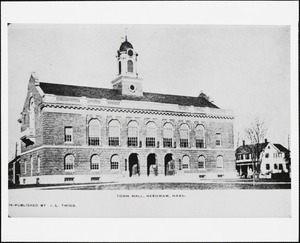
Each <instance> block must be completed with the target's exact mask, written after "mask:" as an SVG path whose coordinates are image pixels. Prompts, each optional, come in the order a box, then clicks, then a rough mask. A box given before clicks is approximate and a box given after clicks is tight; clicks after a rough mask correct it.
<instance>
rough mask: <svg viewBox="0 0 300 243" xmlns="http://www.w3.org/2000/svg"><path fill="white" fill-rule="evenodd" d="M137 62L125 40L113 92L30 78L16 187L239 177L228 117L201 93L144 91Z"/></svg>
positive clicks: (33, 74)
mask: <svg viewBox="0 0 300 243" xmlns="http://www.w3.org/2000/svg"><path fill="white" fill-rule="evenodd" d="M137 63H138V54H137V53H136V51H135V49H134V48H133V46H132V44H131V43H130V42H128V41H127V38H126V40H125V41H124V42H123V43H121V46H120V48H119V50H118V51H117V69H118V73H117V76H116V78H115V79H114V80H112V82H111V83H112V89H105V88H100V87H86V86H73V85H63V84H54V83H45V82H40V81H39V79H38V77H36V75H35V73H32V74H31V76H30V80H29V84H28V91H27V97H26V100H25V103H24V107H23V111H22V113H21V115H22V117H21V118H20V119H19V120H18V121H19V122H20V123H21V141H22V144H21V154H20V158H19V161H20V183H21V184H35V183H81V182H97V181H108V180H111V179H112V178H114V179H117V178H120V177H128V178H133V177H137V176H141V177H142V176H144V177H147V176H149V177H155V176H161V177H166V176H174V177H181V176H193V177H195V178H223V177H224V178H228V177H235V176H236V170H235V150H234V141H233V139H234V138H233V137H234V136H233V121H234V116H233V113H232V112H231V111H230V110H224V109H221V108H219V107H218V106H216V105H215V104H214V103H213V102H211V101H210V100H209V98H208V97H207V96H206V95H205V94H204V93H200V95H199V96H198V97H190V96H179V95H169V94H158V93H148V92H145V91H144V90H143V82H144V81H143V80H142V79H141V78H140V77H139V76H138V72H137ZM145 82H148V80H146V81H145Z"/></svg>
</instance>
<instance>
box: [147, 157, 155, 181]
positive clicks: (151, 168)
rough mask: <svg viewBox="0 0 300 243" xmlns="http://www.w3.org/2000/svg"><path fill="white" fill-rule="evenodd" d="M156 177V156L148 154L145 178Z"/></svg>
mask: <svg viewBox="0 0 300 243" xmlns="http://www.w3.org/2000/svg"><path fill="white" fill-rule="evenodd" d="M153 174H154V175H157V164H156V154H154V153H152V154H149V155H148V157H147V176H149V175H153Z"/></svg>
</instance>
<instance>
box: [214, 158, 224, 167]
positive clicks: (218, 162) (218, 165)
mask: <svg viewBox="0 0 300 243" xmlns="http://www.w3.org/2000/svg"><path fill="white" fill-rule="evenodd" d="M218 158H221V159H222V161H218ZM221 162H222V166H220V163H221ZM216 167H217V169H223V168H224V158H223V156H222V155H218V156H217V166H216Z"/></svg>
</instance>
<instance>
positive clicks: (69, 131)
mask: <svg viewBox="0 0 300 243" xmlns="http://www.w3.org/2000/svg"><path fill="white" fill-rule="evenodd" d="M65 142H73V127H65Z"/></svg>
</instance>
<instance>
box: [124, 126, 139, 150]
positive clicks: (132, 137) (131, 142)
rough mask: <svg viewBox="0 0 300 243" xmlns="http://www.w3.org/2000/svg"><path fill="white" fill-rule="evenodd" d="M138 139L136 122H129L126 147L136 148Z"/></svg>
mask: <svg viewBox="0 0 300 243" xmlns="http://www.w3.org/2000/svg"><path fill="white" fill-rule="evenodd" d="M138 137H139V124H138V123H137V122H136V121H131V122H129V123H128V140H127V143H128V146H129V147H137V146H138Z"/></svg>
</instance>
